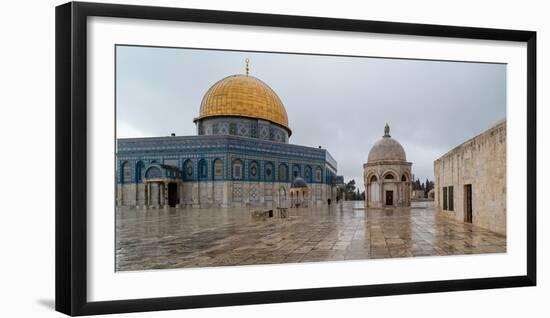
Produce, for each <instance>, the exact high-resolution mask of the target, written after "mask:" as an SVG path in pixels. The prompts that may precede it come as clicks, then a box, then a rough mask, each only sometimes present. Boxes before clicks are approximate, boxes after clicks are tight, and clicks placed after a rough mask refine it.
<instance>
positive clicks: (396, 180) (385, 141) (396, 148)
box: [363, 124, 412, 208]
mask: <svg viewBox="0 0 550 318" xmlns="http://www.w3.org/2000/svg"><path fill="white" fill-rule="evenodd" d="M411 166H412V163H411V162H407V158H406V154H405V150H404V149H403V147H402V146H401V144H400V143H399V142H397V141H396V140H395V139H393V138H391V136H390V127H389V126H388V125H387V124H386V127H385V128H384V136H383V137H382V139H380V140H379V141H378V142H377V143H376V144H375V145H374V146H373V147H372V148H371V150H370V152H369V157H368V161H367V162H366V163H365V164H363V178H364V183H365V206H366V207H371V208H382V207H386V206H388V207H389V206H391V207H407V206H410V205H411V176H412V174H411Z"/></svg>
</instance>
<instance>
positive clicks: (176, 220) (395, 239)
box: [116, 201, 506, 271]
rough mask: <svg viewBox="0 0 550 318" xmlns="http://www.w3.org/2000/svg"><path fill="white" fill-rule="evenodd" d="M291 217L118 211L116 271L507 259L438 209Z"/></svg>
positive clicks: (491, 242) (495, 244)
mask: <svg viewBox="0 0 550 318" xmlns="http://www.w3.org/2000/svg"><path fill="white" fill-rule="evenodd" d="M289 214H290V215H289V217H288V218H284V219H281V218H277V217H276V215H275V217H273V218H267V219H266V220H258V219H255V218H253V217H252V216H251V211H250V210H248V209H242V208H239V209H175V208H170V209H167V210H162V209H161V210H157V209H149V210H143V209H134V208H118V210H117V218H116V223H117V226H116V269H117V270H119V271H124V270H144V269H164V268H183V267H207V266H227V265H247V264H280V263H298V262H321V261H341V260H356V259H375V258H388V257H413V256H433V255H460V254H481V253H504V252H506V237H504V236H502V235H498V234H496V233H493V232H489V231H487V230H485V229H482V228H479V227H476V226H472V225H471V224H468V223H462V222H457V221H455V220H451V219H449V218H446V217H444V216H441V215H438V214H437V213H435V211H434V209H433V208H432V207H430V206H427V207H422V206H413V207H412V208H395V209H368V210H365V209H364V208H363V202H359V201H357V202H353V201H348V202H343V203H341V204H339V205H332V206H331V207H330V208H329V207H315V208H309V209H307V208H306V209H291V210H290V213H289Z"/></svg>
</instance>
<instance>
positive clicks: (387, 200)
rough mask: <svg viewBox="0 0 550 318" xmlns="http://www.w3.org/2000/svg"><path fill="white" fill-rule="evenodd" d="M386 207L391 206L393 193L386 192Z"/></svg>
mask: <svg viewBox="0 0 550 318" xmlns="http://www.w3.org/2000/svg"><path fill="white" fill-rule="evenodd" d="M386 205H393V191H389V190H388V191H386Z"/></svg>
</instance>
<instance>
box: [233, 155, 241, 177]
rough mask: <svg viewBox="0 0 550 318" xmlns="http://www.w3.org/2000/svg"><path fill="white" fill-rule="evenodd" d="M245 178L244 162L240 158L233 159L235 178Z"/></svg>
mask: <svg viewBox="0 0 550 318" xmlns="http://www.w3.org/2000/svg"><path fill="white" fill-rule="evenodd" d="M242 178H243V162H242V161H241V160H239V159H235V161H233V179H242Z"/></svg>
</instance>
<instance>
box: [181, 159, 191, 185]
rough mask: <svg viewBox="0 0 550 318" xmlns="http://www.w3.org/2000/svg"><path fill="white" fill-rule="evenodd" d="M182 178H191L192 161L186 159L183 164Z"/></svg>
mask: <svg viewBox="0 0 550 318" xmlns="http://www.w3.org/2000/svg"><path fill="white" fill-rule="evenodd" d="M183 178H184V179H185V180H193V161H191V160H190V159H187V160H186V161H185V163H184V164H183Z"/></svg>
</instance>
